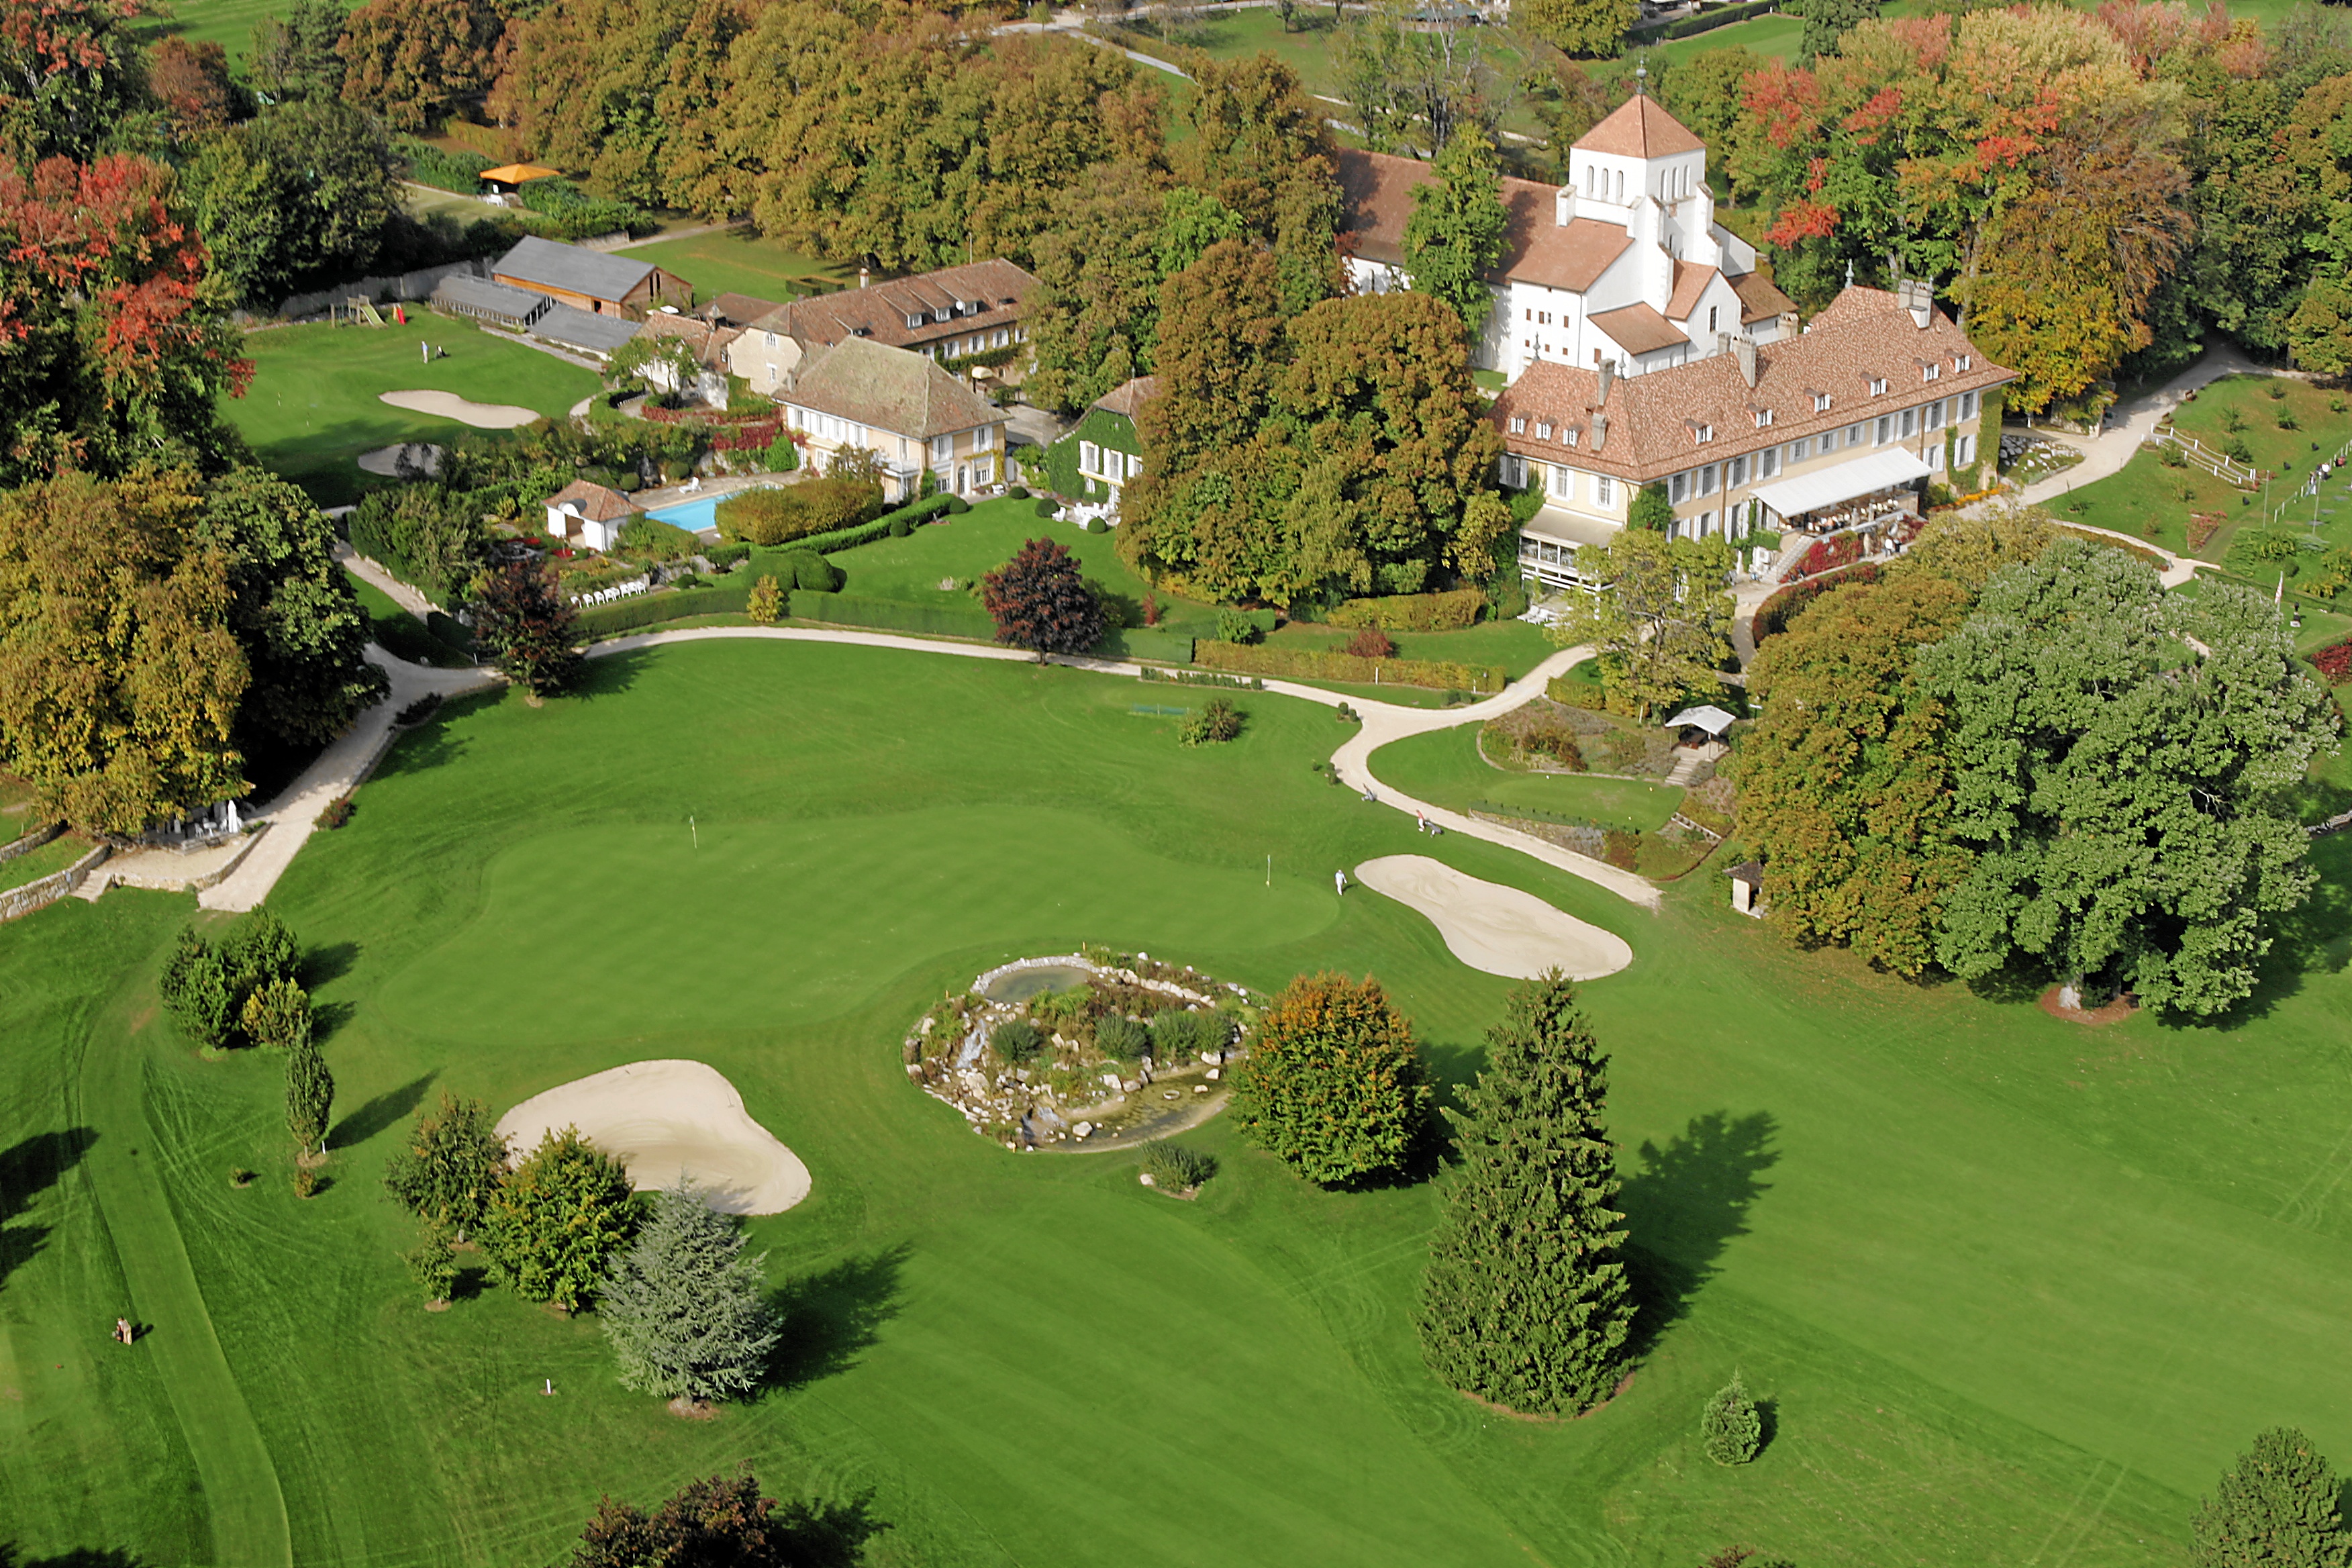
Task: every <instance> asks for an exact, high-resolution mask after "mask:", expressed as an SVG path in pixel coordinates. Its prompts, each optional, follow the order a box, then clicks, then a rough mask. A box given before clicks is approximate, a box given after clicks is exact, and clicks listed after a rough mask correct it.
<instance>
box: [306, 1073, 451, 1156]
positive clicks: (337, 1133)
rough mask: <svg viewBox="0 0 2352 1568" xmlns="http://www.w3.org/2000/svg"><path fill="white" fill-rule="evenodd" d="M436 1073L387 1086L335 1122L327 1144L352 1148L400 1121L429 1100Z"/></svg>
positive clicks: (329, 1146)
mask: <svg viewBox="0 0 2352 1568" xmlns="http://www.w3.org/2000/svg"><path fill="white" fill-rule="evenodd" d="M433 1078H434V1075H433V1074H432V1073H429V1072H428V1073H426V1074H425V1076H424V1077H423V1078H420V1079H414V1080H412V1081H411V1082H408V1083H404V1084H402V1085H401V1086H400V1087H399V1088H398V1089H385V1090H384V1091H383V1093H382V1094H379V1095H377V1096H376V1097H375V1098H374V1099H373V1100H369V1101H368V1102H367V1103H366V1104H365V1105H362V1106H361V1107H360V1108H359V1109H358V1110H354V1111H352V1113H351V1114H350V1115H349V1116H346V1117H344V1118H343V1119H342V1120H341V1121H338V1122H336V1123H335V1127H334V1131H331V1132H330V1133H328V1134H327V1147H328V1148H330V1149H348V1148H351V1147H352V1145H353V1144H357V1143H364V1142H367V1141H368V1140H369V1139H371V1138H373V1137H374V1136H375V1135H376V1134H377V1133H379V1132H381V1131H383V1130H384V1129H386V1128H387V1127H390V1126H392V1125H393V1124H394V1123H395V1122H397V1121H401V1120H403V1119H404V1118H405V1117H406V1116H407V1115H408V1113H409V1112H410V1111H412V1110H415V1109H416V1108H417V1106H418V1105H420V1104H422V1103H423V1102H424V1100H425V1090H426V1089H429V1088H431V1087H432V1084H433Z"/></svg>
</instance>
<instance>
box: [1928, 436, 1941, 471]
mask: <svg viewBox="0 0 2352 1568" xmlns="http://www.w3.org/2000/svg"><path fill="white" fill-rule="evenodd" d="M1926 456H1927V471H1928V472H1929V473H1936V474H1940V473H1942V472H1943V471H1944V444H1943V443H1942V442H1941V441H1937V442H1936V443H1935V444H1934V445H1932V446H1930V447H1928V448H1927V453H1926Z"/></svg>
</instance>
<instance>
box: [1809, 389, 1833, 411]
mask: <svg viewBox="0 0 2352 1568" xmlns="http://www.w3.org/2000/svg"><path fill="white" fill-rule="evenodd" d="M1829 411H1830V395H1829V394H1828V393H1826V392H1816V393H1814V394H1813V412H1814V413H1816V414H1827V413H1828V412H1829Z"/></svg>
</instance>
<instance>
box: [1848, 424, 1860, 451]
mask: <svg viewBox="0 0 2352 1568" xmlns="http://www.w3.org/2000/svg"><path fill="white" fill-rule="evenodd" d="M1845 444H1846V445H1847V446H1849V447H1859V446H1861V445H1862V426H1859V425H1849V426H1846V427H1845Z"/></svg>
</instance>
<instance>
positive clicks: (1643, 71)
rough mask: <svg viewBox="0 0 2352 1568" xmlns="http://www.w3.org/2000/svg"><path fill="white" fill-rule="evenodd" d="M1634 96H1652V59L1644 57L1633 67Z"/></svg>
mask: <svg viewBox="0 0 2352 1568" xmlns="http://www.w3.org/2000/svg"><path fill="white" fill-rule="evenodd" d="M1633 96H1634V97H1635V98H1647V97H1649V96H1650V57H1649V56H1647V55H1643V57H1642V58H1640V59H1639V60H1637V61H1636V62H1635V63H1634V66H1633Z"/></svg>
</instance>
